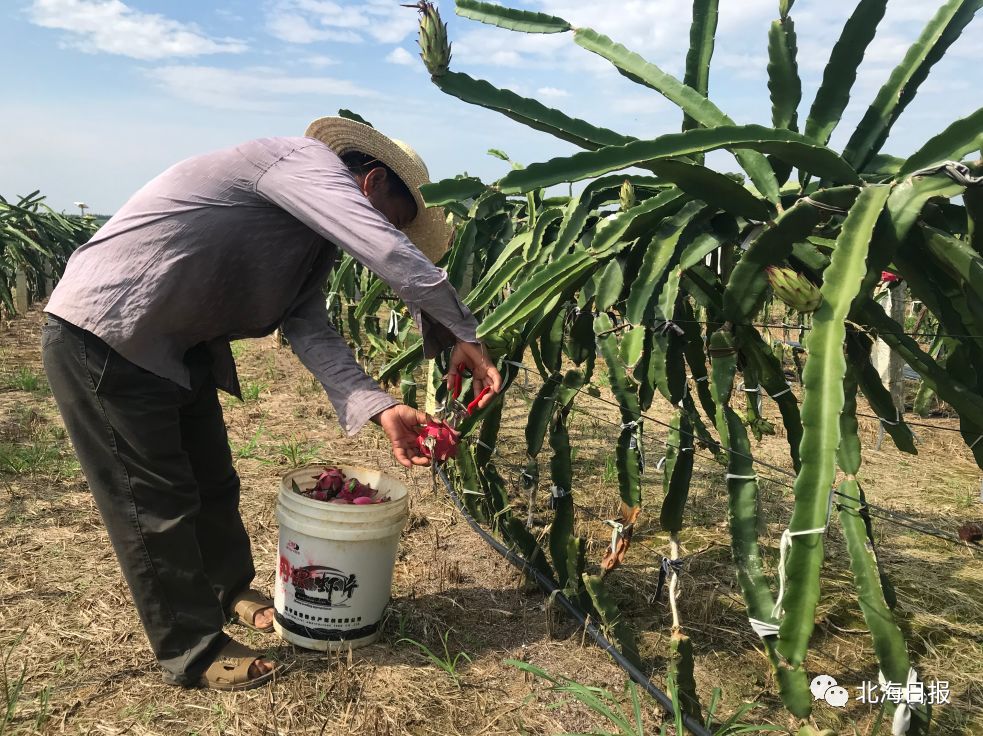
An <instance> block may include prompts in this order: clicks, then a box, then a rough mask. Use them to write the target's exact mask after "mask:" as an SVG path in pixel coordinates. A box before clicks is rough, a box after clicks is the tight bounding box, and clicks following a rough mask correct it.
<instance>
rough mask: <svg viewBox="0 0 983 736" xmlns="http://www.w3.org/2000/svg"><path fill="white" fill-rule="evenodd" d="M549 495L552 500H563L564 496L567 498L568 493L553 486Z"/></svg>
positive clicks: (560, 487) (559, 487)
mask: <svg viewBox="0 0 983 736" xmlns="http://www.w3.org/2000/svg"><path fill="white" fill-rule="evenodd" d="M550 494H551V495H552V496H553V498H563V497H564V496H569V495H570V491H569V490H567V489H566V488H564V487H563V486H558V485H555V484H554V485H551V486H550Z"/></svg>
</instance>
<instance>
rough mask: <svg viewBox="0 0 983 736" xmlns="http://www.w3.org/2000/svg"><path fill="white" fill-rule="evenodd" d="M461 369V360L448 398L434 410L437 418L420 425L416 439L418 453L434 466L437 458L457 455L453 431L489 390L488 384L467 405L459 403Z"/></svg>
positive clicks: (461, 379)
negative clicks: (428, 459)
mask: <svg viewBox="0 0 983 736" xmlns="http://www.w3.org/2000/svg"><path fill="white" fill-rule="evenodd" d="M464 368H465V367H464V364H463V363H462V364H461V365H459V366H458V367H457V374H456V375H455V376H454V382H453V385H452V387H451V392H450V393H451V395H450V397H449V398H448V399H447V401H446V402H445V403H444V405H443V406H442V407H440V408H439V409H438V410H437V411H435V412H434V415H435V416H436V418H437V420H438V421H434V420H433V419H431V420H430V421H428V422H427V425H426V426H425V427H421V428H420V433H419V435H418V436H417V438H416V442H417V445H418V446H419V448H420V452H422V453H423V454H424V455H425V456H426V457H429V458H431V460H432V461H433V462H432V465H434V467H436V463H437V462H438V461H444V460H447V459H448V458H452V457H455V456H456V455H457V446H456V445H457V440H456V436H457V431H456V430H457V425H458V423H459V422H461V421H462V420H464V419H466V418H467V417H469V416H471V414H472V412H474V410H475V409H477V408H478V404H479V403H480V402H481V400H482V399H483V398H484V397H485V395H486V394H487V393H488V392H489V391H490V390H491V386H486V387H485V388H483V389H482V390H481V392H480V393H479V394H478V395H477V396H476V397H475V398H474V400H473V401H471V403H470V404H468V405H467V406H465V405H464V404H462V403H461V401H460V398H459V397H460V396H461V388H462V384H463V383H464V379H463V377H462V375H461V374H462V373H463V372H464ZM435 482H436V481H435Z"/></svg>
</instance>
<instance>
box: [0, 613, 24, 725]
mask: <svg viewBox="0 0 983 736" xmlns="http://www.w3.org/2000/svg"><path fill="white" fill-rule="evenodd" d="M26 633H27V632H22V633H21V634H20V635H19V636H18V637H17V638H16V639H14V641H13V642H12V643H11V644H10V645H9V646H8V647H6V648H5V649H4V650H2V654H0V691H2V694H3V700H4V704H3V712H2V713H0V734H4V733H6V732H7V727H8V726H9V725H10V724H11V722H12V721H13V720H14V713H16V711H17V706H18V704H19V703H20V699H21V693H22V692H23V691H24V680H25V678H26V677H27V665H26V664H24V665H21V668H20V672H19V673H16V672H11V666H10V656H11V655H12V654H13V653H14V649H16V648H17V645H18V644H20V643H21V642H22V641H23V640H24V636H25V634H26Z"/></svg>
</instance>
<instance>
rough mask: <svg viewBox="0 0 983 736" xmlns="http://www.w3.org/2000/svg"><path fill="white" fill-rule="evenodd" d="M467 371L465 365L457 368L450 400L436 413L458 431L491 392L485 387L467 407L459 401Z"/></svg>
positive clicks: (489, 388) (462, 364) (488, 387)
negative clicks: (459, 426) (458, 427)
mask: <svg viewBox="0 0 983 736" xmlns="http://www.w3.org/2000/svg"><path fill="white" fill-rule="evenodd" d="M464 371H465V365H464V363H461V364H460V365H458V366H457V373H455V374H454V383H453V386H452V387H451V396H450V399H448V400H447V402H446V403H445V404H444V406H442V407H441V408H440V409H438V410H437V411H436V412H435V413H436V415H437V416H438V418H440V419H441V420H442V421H443V422H444V423H445V424H447V425H448V426H449V427H452V428H454V429H457V425H458V424H459V423H460V422H462V421H463V420H465V419H467V418H468V417H469V416H471V414H472V413H473V412H474V410H475V409H477V408H478V404H479V403H480V402H481V400H482V399H483V398H485V395H486V394H487V393H488V392H489V391H491V387H490V386H485V387H484V388H483V389H481V392H480V393H479V394H478V395H477V396H475V397H474V399H473V400H472V401H471V403H470V404H468V405H467V406H465V405H464V404H462V403H461V401H460V400H459V397H460V396H461V388H462V386H463V384H464V376H463V373H464Z"/></svg>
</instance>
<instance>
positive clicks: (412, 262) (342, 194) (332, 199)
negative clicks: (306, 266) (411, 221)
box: [256, 141, 478, 358]
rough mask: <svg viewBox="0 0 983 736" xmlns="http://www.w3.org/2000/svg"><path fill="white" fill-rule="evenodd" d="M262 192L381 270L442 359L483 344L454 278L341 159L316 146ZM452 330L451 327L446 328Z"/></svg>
mask: <svg viewBox="0 0 983 736" xmlns="http://www.w3.org/2000/svg"><path fill="white" fill-rule="evenodd" d="M256 191H257V193H258V194H259V195H260V196H261V197H263V198H264V199H266V200H267V201H269V202H271V203H273V204H275V205H277V206H278V207H280V208H282V209H284V210H285V211H287V212H289V213H290V214H291V215H293V216H294V217H296V218H297V219H298V220H300V221H301V222H303V223H304V224H305V225H307V226H308V227H309V228H311V229H312V230H314V231H315V232H317V233H318V234H320V235H321V236H323V237H324V238H327V239H328V240H330V241H331V242H332V243H334V244H335V245H337V246H338V247H339V248H341V249H342V250H344V251H345V252H347V253H350V254H351V255H352V256H353V257H354V258H355V259H356V260H358V261H359V262H360V263H361V264H362V265H364V266H365V267H366V268H368V269H369V270H370V271H372V272H374V273H376V274H377V275H378V276H379V277H380V278H381V279H382V280H383V281H385V282H386V283H387V284H389V286H390V287H391V288H392V290H393V291H394V292H395V293H396V294H397V295H398V296H399V297H400V299H402V300H403V301H404V302H405V303H406V305H407V307H409V309H410V313H411V314H412V315H413V317H414V321H415V322H416V323H417V326H418V327H419V329H420V331H421V332H422V334H423V339H424V354H425V356H426V357H428V358H432V357H434V356H435V355H436V354H437V353H438V352H440V350H442V349H444V348H447V347H451V346H452V345H453V344H454V342H455V341H461V342H469V343H477V342H478V340H477V338H476V337H475V330H476V329H477V322H476V321H475V319H474V316H473V315H472V314H471V312H470V311H469V310H468V309H467V307H465V306H464V305H463V304H462V303H461V301H460V299H459V298H458V296H457V292H456V291H455V290H454V288H453V287H452V286H451V284H450V283H449V282H448V280H447V273H446V272H445V271H444V270H443V269H440V268H437V267H436V266H434V265H433V264H432V263H430V261H429V260H427V258H426V256H424V255H423V254H422V253H421V252H420V251H419V250H418V249H417V248H416V247H415V246H414V245H413V244H412V243H411V242H410V240H409V238H407V237H406V235H404V234H403V233H401V232H400V231H399V230H397V229H396V228H395V227H393V226H392V224H390V223H389V221H388V220H386V218H385V217H383V215H382V214H381V213H380V212H379V211H378V210H376V209H375V208H374V207H373V206H372V205H371V204H370V203H369V201H368V200H367V199H366V198H365V196H364V195H363V194H362V192H361V191H360V190H359V188H358V185H357V184H356V183H355V179H354V177H353V176H352V175H351V173H349V171H348V170H347V169H346V168H345V166H344V164H343V163H342V162H341V160H340V159H339V158H338V157H337V156H336V155H335V154H334V153H332V152H331V150H330V149H328V148H327V147H326V146H324V145H323V144H320V143H317V142H314V141H312V143H311V145H310V146H306V147H303V148H300V149H297V150H295V151H293V152H291V153H290V154H288V155H287V156H285V157H284V158H283V159H281V160H280V161H278V162H277V163H276V164H274V165H273V166H272V167H270V169H269V170H268V171H267V172H266V173H265V174H263V176H262V177H260V179H259V181H258V182H257V184H256ZM441 327H442V328H444V329H441Z"/></svg>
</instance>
